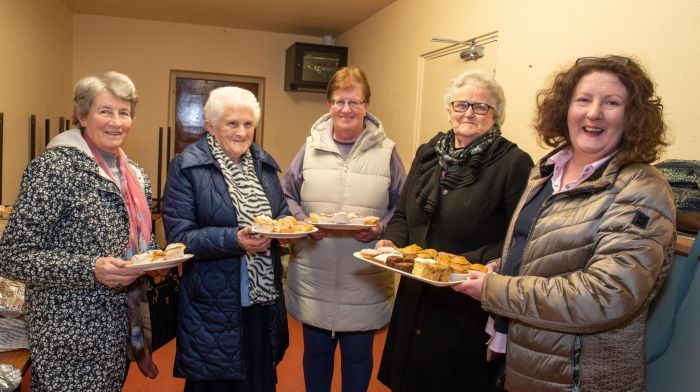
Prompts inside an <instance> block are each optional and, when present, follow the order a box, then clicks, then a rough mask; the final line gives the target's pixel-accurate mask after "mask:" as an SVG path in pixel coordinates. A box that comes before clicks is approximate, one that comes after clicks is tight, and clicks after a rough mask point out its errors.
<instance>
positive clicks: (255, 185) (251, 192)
mask: <svg viewBox="0 0 700 392" xmlns="http://www.w3.org/2000/svg"><path fill="white" fill-rule="evenodd" d="M207 142H208V144H209V150H211V153H212V155H214V158H215V159H216V161H217V162H218V163H219V168H220V169H221V172H222V174H223V175H224V180H225V181H226V187H227V188H228V193H229V196H230V197H231V202H232V203H233V206H234V208H235V209H236V216H237V217H238V226H240V227H250V226H252V225H253V219H254V218H255V217H256V216H259V215H268V216H269V215H271V213H272V208H271V207H270V202H269V201H268V200H267V196H265V191H264V190H263V188H262V185H260V180H259V179H258V176H257V174H256V173H255V168H254V167H253V156H252V155H251V153H250V150H248V151H246V153H245V155H243V156H242V157H241V164H240V165H237V164H235V163H233V162H232V161H231V159H229V157H228V156H227V155H226V153H224V151H223V150H222V149H221V146H219V143H217V141H216V139H214V137H213V136H212V135H211V134H207ZM247 258H248V278H249V280H250V300H251V302H252V303H254V304H264V303H268V302H270V301H273V300H275V299H276V298H277V297H278V296H279V293H278V292H277V290H276V289H275V285H274V271H273V268H272V257H271V256H270V251H269V250H268V251H267V252H265V254H261V253H256V254H248V255H247Z"/></svg>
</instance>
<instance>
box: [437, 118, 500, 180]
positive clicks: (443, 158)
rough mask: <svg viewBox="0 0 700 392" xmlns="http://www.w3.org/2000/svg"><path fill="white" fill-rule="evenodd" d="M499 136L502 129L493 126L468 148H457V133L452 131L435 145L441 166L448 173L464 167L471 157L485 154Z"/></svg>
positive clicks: (496, 125)
mask: <svg viewBox="0 0 700 392" xmlns="http://www.w3.org/2000/svg"><path fill="white" fill-rule="evenodd" d="M499 136H501V129H500V128H499V127H498V124H493V127H491V129H489V130H488V131H486V133H484V134H483V135H481V136H479V137H478V138H476V139H475V140H474V141H472V142H471V143H469V145H468V146H466V147H462V148H456V147H455V143H454V141H455V132H454V130H450V131H449V132H447V133H446V134H445V136H444V137H443V138H442V139H440V140H438V142H437V144H436V145H435V152H437V155H438V159H439V161H440V166H442V168H443V169H444V170H445V171H446V172H448V173H449V172H451V171H454V170H455V169H457V168H459V167H461V166H464V164H465V163H466V162H467V160H469V157H470V156H472V155H477V154H481V153H482V152H484V150H485V149H486V147H488V145H489V144H491V142H493V141H494V140H495V139H496V138H497V137H499Z"/></svg>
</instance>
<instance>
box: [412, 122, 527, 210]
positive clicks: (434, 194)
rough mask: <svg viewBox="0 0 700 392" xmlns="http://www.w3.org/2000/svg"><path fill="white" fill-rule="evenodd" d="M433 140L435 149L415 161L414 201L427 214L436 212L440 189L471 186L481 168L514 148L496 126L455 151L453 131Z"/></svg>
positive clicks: (477, 177)
mask: <svg viewBox="0 0 700 392" xmlns="http://www.w3.org/2000/svg"><path fill="white" fill-rule="evenodd" d="M433 140H436V142H435V147H434V148H431V150H430V151H428V152H427V153H426V154H424V155H423V156H421V157H419V158H418V159H420V163H419V166H418V168H419V170H420V174H419V185H418V189H417V190H416V200H417V202H418V205H420V206H421V208H422V209H423V211H425V213H426V214H428V215H432V214H433V213H434V212H435V211H436V210H437V208H438V204H439V199H440V197H439V194H440V191H441V190H442V189H443V188H444V189H449V190H453V189H458V188H462V187H465V186H467V185H470V184H473V183H474V182H476V181H477V180H478V179H479V172H480V171H481V169H482V168H484V167H486V166H488V165H490V164H491V163H493V162H495V161H496V160H498V159H499V158H500V157H501V156H503V155H504V154H505V153H506V152H508V151H509V150H510V149H511V148H512V147H514V146H515V144H513V143H511V142H509V141H508V140H506V139H504V138H503V137H502V136H501V130H500V129H499V128H498V125H494V126H493V127H492V128H491V129H490V130H489V131H487V132H486V133H485V134H484V135H482V136H480V137H479V138H477V139H476V140H474V141H473V142H472V143H470V144H469V145H468V146H466V147H464V148H460V149H455V148H454V143H453V140H454V131H452V130H450V131H448V132H447V133H442V134H439V135H438V136H436V137H435V138H434V139H433ZM443 165H444V166H443ZM443 172H444V175H443Z"/></svg>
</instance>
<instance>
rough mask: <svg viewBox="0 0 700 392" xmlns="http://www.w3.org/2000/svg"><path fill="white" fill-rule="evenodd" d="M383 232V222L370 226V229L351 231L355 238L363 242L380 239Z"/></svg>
mask: <svg viewBox="0 0 700 392" xmlns="http://www.w3.org/2000/svg"><path fill="white" fill-rule="evenodd" d="M383 232H384V226H383V225H382V223H381V222H377V224H376V225H374V226H372V227H370V228H369V229H365V230H357V231H351V233H352V236H353V238H355V239H356V240H358V241H360V242H362V243H367V242H370V241H373V240H378V239H379V238H380V237H381V236H382V233H383Z"/></svg>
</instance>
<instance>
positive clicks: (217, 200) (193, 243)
mask: <svg viewBox="0 0 700 392" xmlns="http://www.w3.org/2000/svg"><path fill="white" fill-rule="evenodd" d="M250 151H251V153H252V155H253V158H254V160H255V170H256V173H257V175H258V179H259V180H260V183H261V184H262V187H263V190H264V191H265V195H266V196H267V198H268V200H269V202H270V206H271V207H272V216H273V218H274V217H278V216H280V215H289V210H288V208H287V203H286V201H285V199H284V196H283V194H282V188H281V186H280V182H279V178H278V177H277V172H279V171H280V169H279V166H278V165H277V163H276V162H275V161H274V159H272V157H271V156H270V155H268V154H267V153H266V152H265V151H264V150H263V149H262V148H260V147H259V146H258V145H257V144H253V145H251V147H250ZM163 223H164V226H165V233H166V237H167V239H168V242H182V243H184V244H186V245H187V253H192V254H194V255H195V256H194V257H193V258H192V259H190V260H189V261H188V262H187V263H185V264H184V274H183V279H182V283H181V291H180V309H179V313H178V320H177V321H178V326H177V353H176V355H175V368H174V370H173V373H174V375H175V376H176V377H184V378H187V379H189V380H241V379H244V378H245V368H244V366H243V359H242V352H243V351H242V344H241V296H240V293H241V289H240V262H241V256H242V255H243V254H244V251H243V249H241V248H239V247H238V244H237V240H236V232H237V231H238V230H239V227H238V220H237V217H236V211H235V209H234V207H233V203H232V202H231V198H230V196H229V193H228V189H227V188H226V183H225V181H224V177H223V175H222V174H221V171H220V170H219V168H218V164H217V162H216V160H215V158H214V157H213V156H212V154H211V152H210V150H209V147H208V146H207V139H206V137H202V138H200V139H199V140H198V141H197V142H195V143H193V144H191V145H190V146H188V147H187V148H186V149H185V150H184V151H183V152H182V154H179V155H177V156H175V158H174V159H173V161H172V164H171V166H170V170H169V172H168V179H167V182H166V184H165V193H164V205H163ZM271 251H272V252H271V253H272V259H273V266H274V274H275V286H276V288H277V291H278V292H279V293H280V296H279V297H278V298H277V302H276V304H275V305H273V306H274V307H275V308H274V309H275V317H274V318H273V322H272V323H271V325H269V332H270V336H271V341H272V345H271V347H270V350H273V351H272V354H273V358H274V360H275V363H279V361H280V360H281V359H282V356H283V355H284V351H285V350H286V348H287V346H288V344H289V337H288V329H287V316H286V310H285V306H284V296H283V295H282V264H281V262H280V253H279V243H278V242H277V241H276V240H273V242H272V245H271Z"/></svg>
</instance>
